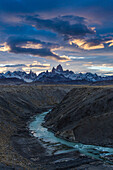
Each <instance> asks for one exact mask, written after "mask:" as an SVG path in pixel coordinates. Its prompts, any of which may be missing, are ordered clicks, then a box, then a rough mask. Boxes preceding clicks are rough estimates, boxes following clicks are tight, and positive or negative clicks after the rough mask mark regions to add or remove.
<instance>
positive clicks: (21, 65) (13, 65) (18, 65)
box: [0, 64, 26, 68]
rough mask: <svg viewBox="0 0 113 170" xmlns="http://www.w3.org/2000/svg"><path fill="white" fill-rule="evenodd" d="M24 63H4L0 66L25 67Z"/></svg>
mask: <svg viewBox="0 0 113 170" xmlns="http://www.w3.org/2000/svg"><path fill="white" fill-rule="evenodd" d="M25 66H26V65H25V64H8V65H7V64H6V65H4V64H0V67H7V68H8V67H25Z"/></svg>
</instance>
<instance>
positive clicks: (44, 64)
mask: <svg viewBox="0 0 113 170" xmlns="http://www.w3.org/2000/svg"><path fill="white" fill-rule="evenodd" d="M58 64H61V65H62V66H63V68H64V69H69V70H73V71H74V72H75V73H79V72H82V73H85V72H92V73H97V74H99V75H113V0H54V1H53V0H10V1H9V0H0V72H6V71H8V70H9V71H16V70H20V71H26V72H29V71H30V70H32V71H34V72H36V73H37V74H39V73H40V72H42V71H45V70H49V71H50V70H51V68H52V67H53V66H54V67H56V66H57V65H58Z"/></svg>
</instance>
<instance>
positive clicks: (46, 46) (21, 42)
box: [7, 37, 67, 60]
mask: <svg viewBox="0 0 113 170" xmlns="http://www.w3.org/2000/svg"><path fill="white" fill-rule="evenodd" d="M27 43H28V44H29V43H30V45H32V46H33V45H41V48H39V49H37V48H33V47H27V48H26V47H25V45H27ZM7 45H8V46H9V47H10V51H9V52H12V53H16V54H19V53H20V54H22V53H23V54H31V55H34V56H40V57H45V58H46V57H47V58H48V57H49V58H51V59H56V60H67V59H66V58H65V57H60V56H59V55H57V54H55V53H53V52H52V51H51V49H52V48H56V47H58V45H57V44H51V43H47V42H41V41H40V40H36V39H30V38H19V37H18V38H14V37H10V38H9V39H8V41H7Z"/></svg>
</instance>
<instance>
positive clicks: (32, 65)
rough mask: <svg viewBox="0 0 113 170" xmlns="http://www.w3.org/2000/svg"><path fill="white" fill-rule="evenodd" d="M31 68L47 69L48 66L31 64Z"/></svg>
mask: <svg viewBox="0 0 113 170" xmlns="http://www.w3.org/2000/svg"><path fill="white" fill-rule="evenodd" d="M29 67H32V68H33V67H38V68H47V66H46V65H39V64H31V65H29Z"/></svg>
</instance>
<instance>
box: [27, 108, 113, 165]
mask: <svg viewBox="0 0 113 170" xmlns="http://www.w3.org/2000/svg"><path fill="white" fill-rule="evenodd" d="M49 111H50V110H49ZM49 111H47V112H43V113H42V114H38V115H37V116H35V117H34V119H33V120H32V122H31V123H30V124H29V129H30V132H31V133H32V134H33V135H34V136H35V137H37V138H38V140H39V141H40V142H41V144H42V145H43V146H44V147H45V148H46V150H47V154H50V155H51V154H60V153H66V152H71V151H79V152H80V153H82V154H84V155H86V156H90V157H92V158H95V159H99V160H103V161H104V162H107V163H110V164H113V162H112V157H113V148H109V147H102V146H95V145H84V144H82V143H74V142H69V141H66V140H63V139H61V138H58V137H56V136H55V135H54V133H52V132H50V131H48V129H47V128H45V127H43V126H42V123H44V117H45V116H46V114H48V113H49Z"/></svg>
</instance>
